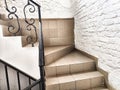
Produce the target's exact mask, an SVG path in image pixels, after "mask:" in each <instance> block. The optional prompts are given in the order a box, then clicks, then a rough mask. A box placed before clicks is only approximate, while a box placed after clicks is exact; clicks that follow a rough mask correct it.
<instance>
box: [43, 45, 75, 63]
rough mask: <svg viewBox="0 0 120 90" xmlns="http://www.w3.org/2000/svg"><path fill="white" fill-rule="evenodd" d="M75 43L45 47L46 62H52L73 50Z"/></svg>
mask: <svg viewBox="0 0 120 90" xmlns="http://www.w3.org/2000/svg"><path fill="white" fill-rule="evenodd" d="M73 48H74V46H73V45H67V46H54V47H45V64H46V65H48V64H51V63H53V62H55V61H56V60H57V59H59V58H61V57H63V56H65V55H66V54H68V53H70V52H71V51H72V50H73Z"/></svg>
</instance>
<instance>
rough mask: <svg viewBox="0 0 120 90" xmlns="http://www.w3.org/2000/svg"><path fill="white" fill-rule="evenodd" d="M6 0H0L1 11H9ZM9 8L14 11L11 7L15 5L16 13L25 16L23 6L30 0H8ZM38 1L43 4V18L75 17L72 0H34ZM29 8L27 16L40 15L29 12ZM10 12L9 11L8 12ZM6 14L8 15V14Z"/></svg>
mask: <svg viewBox="0 0 120 90" xmlns="http://www.w3.org/2000/svg"><path fill="white" fill-rule="evenodd" d="M4 1H5V0H1V1H0V13H4V14H5V13H7V12H6V10H5V3H4ZM6 1H7V4H8V7H9V9H10V10H11V11H12V9H11V7H12V6H15V7H16V8H17V9H18V10H17V12H16V14H17V15H18V16H19V17H21V18H24V14H23V8H24V6H25V5H26V4H27V1H28V0H6ZM33 1H36V2H37V3H38V4H39V5H41V10H42V18H71V17H73V14H72V11H71V10H72V9H71V8H72V7H71V0H33ZM29 8H32V9H33V7H31V6H30V7H27V10H26V12H28V15H27V17H29V18H30V17H31V16H32V17H35V18H37V17H38V14H37V13H34V14H31V13H29V11H28V10H29ZM7 14H8V13H7ZM7 14H6V15H7Z"/></svg>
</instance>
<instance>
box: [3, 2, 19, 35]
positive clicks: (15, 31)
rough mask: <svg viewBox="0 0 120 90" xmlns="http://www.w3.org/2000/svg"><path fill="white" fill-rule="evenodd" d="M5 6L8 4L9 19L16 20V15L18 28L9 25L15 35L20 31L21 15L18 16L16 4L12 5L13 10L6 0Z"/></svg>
mask: <svg viewBox="0 0 120 90" xmlns="http://www.w3.org/2000/svg"><path fill="white" fill-rule="evenodd" d="M5 6H6V10H7V11H8V13H9V14H8V19H9V20H14V17H15V18H16V21H17V25H18V27H17V29H16V27H15V26H13V25H12V24H11V25H9V26H8V31H9V33H11V34H13V35H17V33H19V32H20V23H19V17H18V16H17V14H16V12H17V8H16V7H15V6H12V7H11V10H10V9H9V8H8V5H7V1H6V0H5Z"/></svg>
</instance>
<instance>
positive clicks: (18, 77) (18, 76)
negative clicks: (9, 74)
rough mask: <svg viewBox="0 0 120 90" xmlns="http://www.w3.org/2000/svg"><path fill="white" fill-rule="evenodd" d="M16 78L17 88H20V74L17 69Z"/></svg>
mask: <svg viewBox="0 0 120 90" xmlns="http://www.w3.org/2000/svg"><path fill="white" fill-rule="evenodd" d="M17 79H18V89H19V90H21V85H20V75H19V72H18V71H17Z"/></svg>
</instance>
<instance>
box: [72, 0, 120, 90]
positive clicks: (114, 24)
mask: <svg viewBox="0 0 120 90" xmlns="http://www.w3.org/2000/svg"><path fill="white" fill-rule="evenodd" d="M73 7H74V18H75V47H76V48H77V49H79V50H82V51H85V52H87V53H89V54H91V55H94V56H96V57H98V60H99V64H98V65H99V67H101V68H102V69H104V70H105V71H107V72H109V73H112V72H114V71H117V70H118V71H119V69H120V0H75V1H73ZM113 74H114V73H113ZM111 76H112V77H110V78H111V79H110V80H111V81H110V82H111V83H112V81H114V77H117V76H116V75H111ZM118 78H120V77H119V76H118ZM112 84H113V86H114V84H116V85H115V88H117V90H120V87H119V86H120V79H119V80H118V81H116V83H112Z"/></svg>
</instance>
